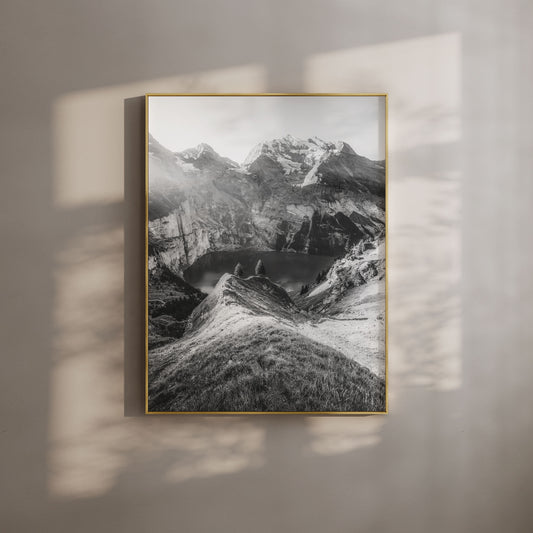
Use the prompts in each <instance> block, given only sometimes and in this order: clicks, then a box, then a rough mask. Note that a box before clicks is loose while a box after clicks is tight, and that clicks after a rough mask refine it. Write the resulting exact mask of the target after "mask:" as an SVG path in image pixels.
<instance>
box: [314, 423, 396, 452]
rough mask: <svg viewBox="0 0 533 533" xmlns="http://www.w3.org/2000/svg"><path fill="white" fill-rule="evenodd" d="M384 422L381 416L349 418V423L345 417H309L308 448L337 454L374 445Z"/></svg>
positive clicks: (379, 438)
mask: <svg viewBox="0 0 533 533" xmlns="http://www.w3.org/2000/svg"><path fill="white" fill-rule="evenodd" d="M385 422H386V420H385V418H383V416H367V417H364V418H357V419H356V420H353V419H351V420H350V422H349V423H348V421H347V420H346V419H345V418H334V417H333V418H326V417H324V418H309V419H308V420H307V424H308V429H309V433H310V436H311V439H310V441H309V448H310V450H311V451H312V452H314V453H316V454H318V455H338V454H341V453H347V452H350V451H353V450H357V449H359V448H366V447H368V446H374V445H375V444H378V443H379V442H380V440H381V437H380V432H381V429H382V427H383V425H384V424H385Z"/></svg>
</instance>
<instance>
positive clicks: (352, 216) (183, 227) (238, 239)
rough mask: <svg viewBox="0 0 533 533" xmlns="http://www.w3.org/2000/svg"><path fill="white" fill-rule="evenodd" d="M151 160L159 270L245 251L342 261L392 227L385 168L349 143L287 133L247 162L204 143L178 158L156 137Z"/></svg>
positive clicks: (152, 234) (152, 231)
mask: <svg viewBox="0 0 533 533" xmlns="http://www.w3.org/2000/svg"><path fill="white" fill-rule="evenodd" d="M148 157H149V172H150V176H149V185H150V191H149V232H148V233H149V237H148V238H149V244H150V246H151V250H152V251H153V255H152V256H151V258H152V259H153V260H152V262H151V265H152V267H155V266H156V265H165V266H166V267H168V268H169V269H170V270H172V271H173V272H175V273H177V274H180V273H182V272H183V271H184V270H185V269H186V268H187V267H188V266H190V265H191V264H192V263H194V261H196V259H198V258H199V257H201V256H202V255H204V254H206V253H208V252H214V251H222V250H235V249H240V248H253V249H257V250H279V251H282V250H283V251H296V252H304V253H311V254H323V255H332V256H333V255H340V254H343V253H344V252H345V251H346V250H347V249H349V248H350V247H351V246H352V245H353V244H355V243H357V242H359V241H360V240H361V239H364V238H367V237H374V236H376V235H378V234H380V233H381V232H382V231H383V229H384V207H385V198H384V194H385V166H384V164H383V163H382V162H373V161H370V160H368V159H366V158H364V157H362V156H360V155H358V154H356V152H355V151H354V150H353V149H352V148H351V147H350V146H349V145H347V144H346V143H343V142H337V143H331V142H326V141H322V140H320V139H317V138H310V139H307V140H301V139H296V138H294V137H292V136H286V137H283V138H281V139H274V140H272V141H268V142H264V143H260V144H259V145H257V146H256V147H255V148H254V149H253V150H252V151H251V152H250V154H249V155H248V157H247V158H246V160H245V161H244V163H243V164H242V165H239V164H237V163H235V162H234V161H231V160H230V159H228V158H225V157H223V156H221V155H219V154H217V153H216V152H215V151H214V150H213V148H211V147H210V146H208V145H206V144H200V145H198V146H197V147H195V148H191V149H188V150H185V151H183V152H172V151H170V150H168V149H166V148H165V147H163V146H162V145H161V144H160V143H159V142H158V141H157V140H156V139H154V138H153V137H152V136H150V138H149V154H148ZM152 267H151V268H152Z"/></svg>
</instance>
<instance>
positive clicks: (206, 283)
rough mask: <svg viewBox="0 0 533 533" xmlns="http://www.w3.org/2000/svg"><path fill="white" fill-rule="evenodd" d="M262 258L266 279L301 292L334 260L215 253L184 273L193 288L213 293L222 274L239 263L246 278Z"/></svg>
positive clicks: (285, 254) (288, 254)
mask: <svg viewBox="0 0 533 533" xmlns="http://www.w3.org/2000/svg"><path fill="white" fill-rule="evenodd" d="M259 259H261V261H263V264H264V265H265V269H266V274H267V276H268V277H269V278H270V279H271V280H272V281H274V282H276V283H279V284H280V285H282V286H283V287H284V288H285V290H287V291H296V290H298V291H299V290H300V287H301V286H302V285H304V284H306V283H311V282H314V281H315V279H316V277H317V275H318V273H319V272H320V271H321V270H327V269H328V268H329V267H330V266H331V265H332V264H333V261H334V260H335V258H334V257H329V256H325V255H309V254H299V253H292V252H257V251H254V250H237V251H232V252H212V253H209V254H206V255H204V256H202V257H200V259H198V260H197V261H195V262H194V263H193V264H192V265H191V266H190V267H189V268H188V269H187V270H185V272H184V278H185V281H187V282H188V283H190V284H191V285H193V286H194V287H197V288H198V289H201V290H202V291H204V292H207V293H210V292H211V291H212V290H213V287H214V286H215V285H216V284H217V282H218V280H219V279H220V277H221V276H222V275H223V274H226V273H229V274H233V271H234V269H235V265H236V264H237V263H240V264H241V265H242V267H243V269H244V277H248V276H253V275H254V274H255V265H256V264H257V261H258V260H259Z"/></svg>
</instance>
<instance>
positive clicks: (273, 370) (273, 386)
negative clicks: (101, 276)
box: [149, 324, 385, 412]
mask: <svg viewBox="0 0 533 533" xmlns="http://www.w3.org/2000/svg"><path fill="white" fill-rule="evenodd" d="M189 349H190V346H189ZM168 355H170V354H168ZM168 355H167V356H166V357H164V358H163V357H159V358H158V357H157V356H156V357H155V358H154V359H155V360H152V361H151V362H150V367H149V372H150V379H149V383H150V390H149V409H150V411H367V412H368V411H384V410H385V382H384V380H382V379H380V378H378V377H377V376H375V375H374V374H373V373H372V372H370V371H369V370H367V369H366V368H365V367H363V366H361V365H359V364H358V363H356V362H355V361H352V360H350V359H348V358H347V357H345V356H344V355H343V354H341V353H340V352H338V351H336V350H333V349H331V348H328V347H327V346H324V345H322V344H319V343H316V342H314V341H311V340H309V339H308V338H306V337H304V336H302V335H300V334H298V333H295V332H293V331H290V330H287V329H282V328H278V327H273V326H272V325H267V324H257V325H255V326H254V327H253V329H252V330H248V331H246V332H244V333H240V334H237V335H226V336H224V337H222V338H219V339H217V342H216V344H215V343H211V344H209V345H208V347H207V348H205V347H203V349H202V351H200V350H195V349H193V350H192V351H191V352H190V353H188V354H187V353H181V350H180V345H179V343H177V344H176V345H175V347H173V352H172V354H171V355H172V356H171V357H168Z"/></svg>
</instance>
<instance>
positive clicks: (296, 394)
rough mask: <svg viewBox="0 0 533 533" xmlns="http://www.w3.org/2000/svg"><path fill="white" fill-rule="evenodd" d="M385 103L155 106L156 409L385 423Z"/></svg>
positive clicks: (149, 118)
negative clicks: (380, 418) (379, 418)
mask: <svg viewBox="0 0 533 533" xmlns="http://www.w3.org/2000/svg"><path fill="white" fill-rule="evenodd" d="M386 190H387V96H386V95H385V94H364V95H360V94H224V95H221V94H148V95H146V412H147V413H184V414H185V413H225V414H228V413H232V414H233V413H332V414H359V413H386V412H387V344H386V338H387V331H386V329H387V328H386V325H387V305H386V297H387V292H386V291H387V281H386V248H387V246H386V240H387V224H386V220H387V218H386V215H387V210H386Z"/></svg>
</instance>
